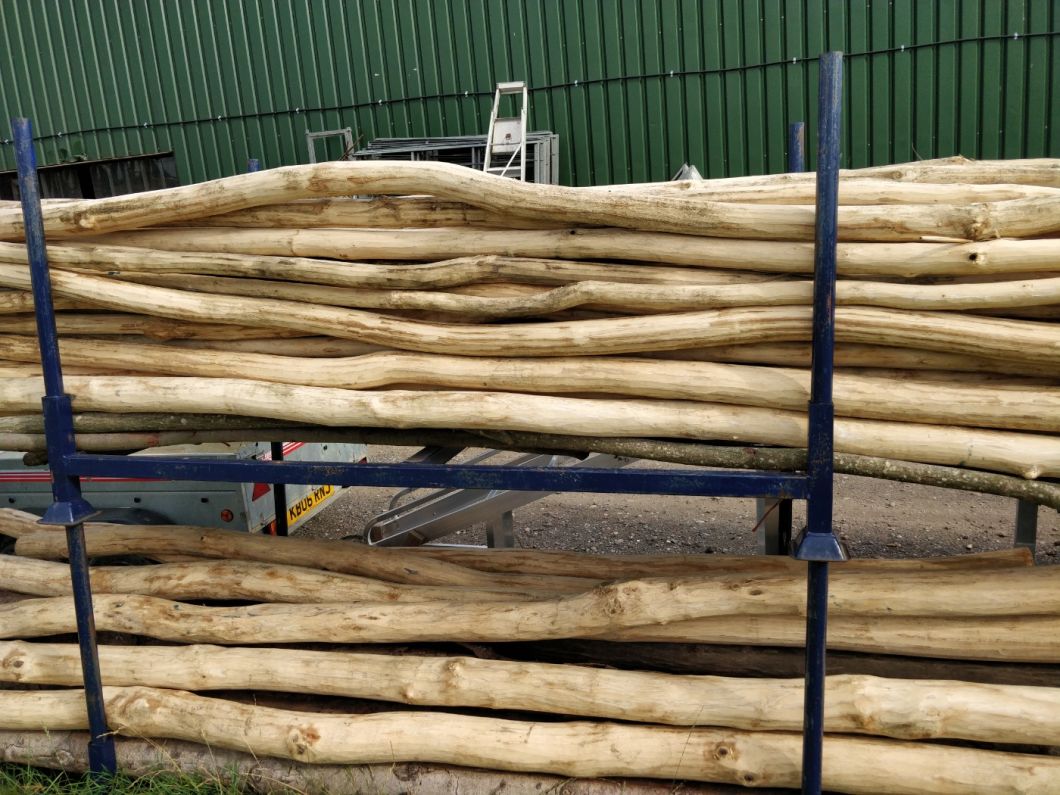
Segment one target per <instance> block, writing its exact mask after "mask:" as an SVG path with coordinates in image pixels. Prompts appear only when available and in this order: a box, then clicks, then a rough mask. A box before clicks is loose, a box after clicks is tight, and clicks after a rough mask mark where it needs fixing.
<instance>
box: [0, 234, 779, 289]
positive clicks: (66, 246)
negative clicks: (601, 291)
mask: <svg viewBox="0 0 1060 795" xmlns="http://www.w3.org/2000/svg"><path fill="white" fill-rule="evenodd" d="M48 261H49V263H50V264H51V267H52V269H53V270H55V269H68V270H81V271H103V272H105V273H119V272H120V273H123V274H126V275H128V274H132V273H145V274H155V275H162V274H210V275H214V276H239V277H243V278H260V279H276V280H279V281H294V282H301V283H306V284H320V285H330V286H334V287H350V288H376V289H412V290H426V289H458V288H460V287H461V286H466V285H474V284H490V283H494V282H510V281H517V282H520V283H525V284H531V285H534V284H540V285H561V284H569V283H571V282H579V281H586V280H599V281H609V282H623V283H625V282H629V283H637V284H701V285H702V284H738V283H753V282H764V281H776V280H777V279H778V278H779V277H777V276H775V275H770V274H764V273H757V272H747V271H739V270H733V269H725V270H721V269H712V268H705V267H693V268H680V267H668V266H665V265H653V266H652V267H644V266H643V265H623V264H620V263H613V262H608V263H603V262H583V261H576V260H564V259H540V258H534V259H531V258H526V257H499V256H496V255H492V254H476V255H474V256H469V257H461V258H459V259H451V260H446V261H443V262H431V263H415V264H394V263H364V262H335V261H333V260H326V259H312V258H309V257H280V256H266V255H254V254H224V253H218V252H206V253H202V254H199V253H194V252H184V251H161V250H157V249H144V248H137V247H133V246H109V245H94V244H89V243H72V242H67V243H63V244H62V245H49V246H48ZM0 262H6V263H9V264H12V265H25V264H27V262H28V260H27V255H26V247H25V246H23V245H20V244H17V243H2V242H0ZM27 294H28V293H27Z"/></svg>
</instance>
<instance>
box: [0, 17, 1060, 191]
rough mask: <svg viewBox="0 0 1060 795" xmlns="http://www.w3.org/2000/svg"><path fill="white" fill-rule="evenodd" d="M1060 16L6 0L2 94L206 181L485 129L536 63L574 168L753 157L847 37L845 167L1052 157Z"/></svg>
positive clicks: (53, 144)
mask: <svg viewBox="0 0 1060 795" xmlns="http://www.w3.org/2000/svg"><path fill="white" fill-rule="evenodd" d="M1058 37H1060V5H1058V2H1057V0H934V2H920V0H889V1H886V2H876V0H845V1H844V2H837V0H578V2H574V1H573V0H569V1H568V0H435V1H434V2H430V3H426V2H421V0H239V2H233V0H194V2H191V1H190V0H151V2H142V3H141V2H137V3H129V2H127V0H34V2H32V3H27V2H19V1H18V0H3V1H0V47H2V50H3V51H2V52H0V69H2V70H3V74H4V78H5V79H3V80H0V105H2V106H3V111H4V112H5V113H6V115H7V117H11V116H13V115H16V114H28V115H30V116H32V117H33V119H34V122H35V127H36V130H37V133H38V135H39V136H40V138H41V140H40V147H39V150H38V151H39V154H40V158H41V161H42V162H43V163H59V162H63V161H71V160H74V159H90V160H91V159H104V158H108V157H121V156H125V155H137V154H143V153H149V152H157V151H168V150H172V151H173V152H174V153H175V155H176V158H177V167H178V176H179V178H180V179H181V181H183V182H188V181H192V180H201V179H209V178H215V177H219V176H224V175H226V174H232V173H237V172H239V171H242V170H243V169H244V168H245V165H246V163H245V161H246V158H247V157H248V156H255V157H259V158H260V159H262V160H263V162H264V163H265V165H266V166H269V167H271V166H277V165H283V164H288V163H302V162H305V161H306V159H307V158H306V151H305V149H306V147H305V132H306V130H307V129H311V130H319V129H334V128H339V127H344V126H347V125H348V126H350V127H352V128H353V129H354V134H355V136H356V137H358V138H359V139H360V142H361V144H364V143H367V142H368V141H370V140H371V139H373V138H376V137H383V136H444V135H468V134H475V133H483V132H484V131H485V129H486V123H487V120H488V116H489V108H490V101H491V98H492V91H493V87H494V84H495V83H496V82H498V81H501V80H526V81H527V83H528V84H529V86H530V88H531V95H530V119H531V124H530V126H531V127H533V128H535V129H551V130H553V131H554V132H556V133H557V134H558V135H559V136H560V179H561V181H562V182H565V183H568V184H588V183H607V182H625V181H640V180H663V179H667V178H669V177H670V176H671V175H672V173H673V172H674V171H676V169H677V167H678V166H680V164H681V163H682V162H685V161H687V162H690V163H692V164H694V165H696V166H697V167H698V168H699V169H700V171H701V172H702V173H703V174H704V175H708V176H711V177H720V176H735V175H739V174H747V173H762V172H775V171H781V170H783V168H784V155H785V152H784V149H785V128H786V126H787V124H788V123H789V122H792V121H797V120H803V121H806V122H807V123H808V124H809V130H808V132H809V134H810V135H811V136H812V135H813V134H814V130H815V124H816V119H815V118H814V116H815V107H814V103H813V101H812V99H813V97H814V95H815V88H814V81H815V80H816V74H817V67H816V56H817V55H818V54H819V53H820V52H822V51H824V50H826V49H832V48H839V49H843V50H844V51H845V52H847V53H848V54H850V57H849V59H848V61H847V75H848V79H847V81H846V88H845V91H846V95H845V99H846V103H845V105H846V110H845V113H846V117H845V119H844V121H845V124H844V138H843V157H844V165H845V166H853V167H858V166H866V165H873V164H881V163H888V162H894V161H902V160H907V159H915V158H918V157H920V158H928V157H942V156H947V155H953V154H963V155H966V156H969V157H980V158H998V157H1006V158H1012V157H1048V156H1053V157H1057V156H1060V96H1058V93H1060V46H1058ZM903 45H904V49H903ZM575 81H577V84H576V85H575ZM6 137H7V134H6V131H0V169H3V170H11V169H12V168H13V167H14V162H13V147H12V146H11V144H10V143H9V142H7V143H4V140H5V139H6ZM337 147H338V144H337V143H334V144H333V146H332V148H331V149H329V150H328V151H327V153H325V151H324V145H323V144H321V146H320V149H319V152H320V155H321V156H325V155H327V156H332V157H334V156H337V154H338V153H339V150H338V149H337ZM811 149H812V147H811ZM812 157H813V153H812V152H811V163H810V165H811V166H812V165H813V162H812Z"/></svg>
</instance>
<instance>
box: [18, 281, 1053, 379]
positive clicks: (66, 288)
mask: <svg viewBox="0 0 1060 795" xmlns="http://www.w3.org/2000/svg"><path fill="white" fill-rule="evenodd" d="M51 279H52V290H53V291H54V292H55V293H56V294H57V295H67V296H77V297H82V298H89V299H90V300H92V301H93V302H95V303H98V304H100V305H101V306H106V307H109V308H111V309H118V310H132V311H135V312H141V313H144V314H149V315H158V316H161V317H167V318H172V319H177V320H206V321H211V320H216V319H217V318H225V319H226V322H231V323H233V324H239V323H243V324H246V325H248V326H249V325H258V324H263V323H268V324H269V325H275V326H277V327H279V328H285V329H289V330H294V331H298V332H300V333H310V334H325V335H330V336H337V337H346V338H350V339H355V340H358V341H362V342H372V343H377V344H381V345H389V346H393V347H398V348H402V349H407V350H418V351H422V352H433V353H459V354H462V355H468V356H489V355H495V354H496V352H497V349H498V344H499V343H498V339H497V332H496V329H493V328H489V327H486V326H457V325H446V324H437V323H424V322H417V321H411V320H398V319H395V318H392V317H388V316H386V315H379V314H375V313H371V312H367V311H363V310H356V309H343V308H338V307H329V306H321V305H315V304H304V303H300V302H297V301H280V300H276V299H269V298H245V297H235V296H222V295H214V294H205V293H187V292H184V291H181V290H172V289H168V288H163V287H151V286H148V285H141V284H131V283H128V282H120V281H116V280H113V279H105V278H99V277H95V276H88V275H85V274H74V273H67V272H61V271H55V272H53V273H52V274H51ZM0 284H6V285H9V286H14V287H18V288H20V289H26V288H27V287H28V285H29V271H28V268H24V267H21V266H17V265H0ZM836 322H837V328H836V335H837V338H838V339H841V340H844V341H849V342H867V343H872V344H881V343H882V344H888V345H895V346H898V347H909V348H923V349H927V350H939V351H948V352H952V353H963V354H970V355H973V356H992V357H996V358H1006V357H1008V358H1012V359H1017V360H1021V361H1025V362H1031V363H1036V364H1060V329H1054V328H1053V324H1049V323H1034V322H1031V321H1017V320H1001V319H996V318H980V317H974V316H964V315H955V314H954V313H945V312H943V313H929V312H907V311H901V310H893V309H875V308H869V307H842V308H838V309H837V310H836ZM646 324H647V325H650V328H651V332H652V333H651V334H645V331H646V328H647V325H646ZM809 332H810V308H809V307H801V306H799V307H792V306H788V307H745V308H738V309H721V310H704V311H700V312H686V313H679V314H667V315H659V316H656V317H653V318H652V319H651V320H650V321H645V320H644V319H643V318H637V317H629V318H624V317H620V318H606V319H603V320H586V321H580V322H578V323H576V324H570V323H524V324H508V325H506V326H505V331H504V339H503V343H502V345H503V350H504V352H505V354H506V355H508V356H512V357H522V356H548V355H557V354H563V353H567V352H573V353H576V354H577V355H581V356H589V355H596V354H619V353H638V352H644V351H657V350H679V349H681V348H691V347H697V346H701V345H719V344H731V343H734V342H767V341H768V342H777V341H793V340H805V339H806V338H807V337H808V335H809Z"/></svg>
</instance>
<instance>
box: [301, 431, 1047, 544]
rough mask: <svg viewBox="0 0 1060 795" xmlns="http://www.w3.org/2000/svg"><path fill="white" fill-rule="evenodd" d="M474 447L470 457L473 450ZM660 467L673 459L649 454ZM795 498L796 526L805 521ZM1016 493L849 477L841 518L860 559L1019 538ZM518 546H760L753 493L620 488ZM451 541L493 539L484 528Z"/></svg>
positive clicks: (840, 487) (541, 520)
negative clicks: (650, 492) (679, 493)
mask: <svg viewBox="0 0 1060 795" xmlns="http://www.w3.org/2000/svg"><path fill="white" fill-rule="evenodd" d="M414 451H415V448H393V447H391V448H380V447H372V448H371V449H370V453H369V455H370V459H371V460H372V461H400V460H403V459H404V458H405V457H407V456H408V455H409V454H411V453H412V452H414ZM466 457H467V455H466V454H465V455H464V456H463V457H462V458H461V459H457V460H463V458H466ZM638 466H642V467H645V468H651V469H658V468H667V467H669V465H667V464H656V463H651V462H641V463H640V464H639V465H638ZM394 494H395V490H394V489H377V488H351V489H347V490H346V491H345V492H343V493H342V494H340V495H338V496H337V497H336V498H334V500H333V502H332V504H331V505H329V506H328V507H327V508H325V509H323V510H322V511H321V512H320V513H319V514H317V515H316V516H314V517H312V518H310V519H308V520H307V521H306V522H305V523H304V524H303V525H302V526H301V527H296V528H295V529H294V530H293V531H292V532H293V533H294V534H302V535H307V536H312V537H316V538H342V537H344V536H349V535H356V536H360V534H361V533H362V531H363V529H364V526H365V524H366V523H367V522H368V521H369V520H370V519H371V518H372V517H373V516H375V515H376V514H378V513H379V512H381V511H384V510H386V508H387V504H388V502H389V500H390V498H391V497H392V496H393V495H394ZM803 507H804V503H801V502H796V503H795V528H796V530H797V529H798V528H799V527H800V526H801V523H802V521H803V520H804V511H803ZM1015 517H1016V502H1015V500H1012V499H1008V498H1004V497H994V496H986V495H980V494H973V493H970V492H962V491H953V490H950V489H940V488H935V487H932V486H917V485H913V484H908V483H893V482H890V481H884V480H876V479H873V478H862V477H855V476H850V475H839V476H837V478H836V504H835V525H836V529H837V530H838V532H839V533H840V534H841V536H842V538H843V539H844V541H845V542H846V544H847V546H848V548H849V550H850V553H851V555H852V556H855V557H926V556H933V555H956V554H960V553H963V552H983V551H986V550H991V549H1004V548H1007V547H1010V546H1011V545H1012V538H1013V532H1014V527H1015ZM514 520H515V536H516V545H517V546H519V547H525V548H530V549H569V550H576V551H581V552H608V553H628V554H633V553H648V552H674V553H686V554H687V553H706V554H715V553H716V554H735V555H750V554H755V553H756V552H757V551H758V545H759V541H758V534H757V533H756V532H755V529H754V526H755V506H754V501H753V500H748V499H727V498H720V497H669V496H657V495H656V496H641V495H610V494H555V495H552V496H550V497H546V498H544V499H541V500H539V501H537V502H535V503H531V504H530V505H528V506H526V507H524V508H521V509H518V510H517V511H515V513H514ZM440 540H441V541H444V542H448V543H461V544H483V543H485V531H484V528H483V527H481V526H480V527H472V528H468V529H466V530H462V531H460V532H459V533H456V534H453V535H451V536H448V537H446V538H444V539H440ZM1037 559H1038V562H1039V563H1054V562H1060V513H1057V512H1055V511H1052V510H1049V509H1046V508H1041V509H1040V510H1039V514H1038V549H1037Z"/></svg>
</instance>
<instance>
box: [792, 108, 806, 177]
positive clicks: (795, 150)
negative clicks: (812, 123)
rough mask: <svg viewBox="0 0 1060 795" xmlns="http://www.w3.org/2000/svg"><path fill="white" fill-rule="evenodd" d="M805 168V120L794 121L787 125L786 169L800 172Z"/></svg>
mask: <svg viewBox="0 0 1060 795" xmlns="http://www.w3.org/2000/svg"><path fill="white" fill-rule="evenodd" d="M805 170H806V122H804V121H796V122H792V123H791V124H789V125H788V171H790V172H792V173H802V172H803V171H805Z"/></svg>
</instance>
